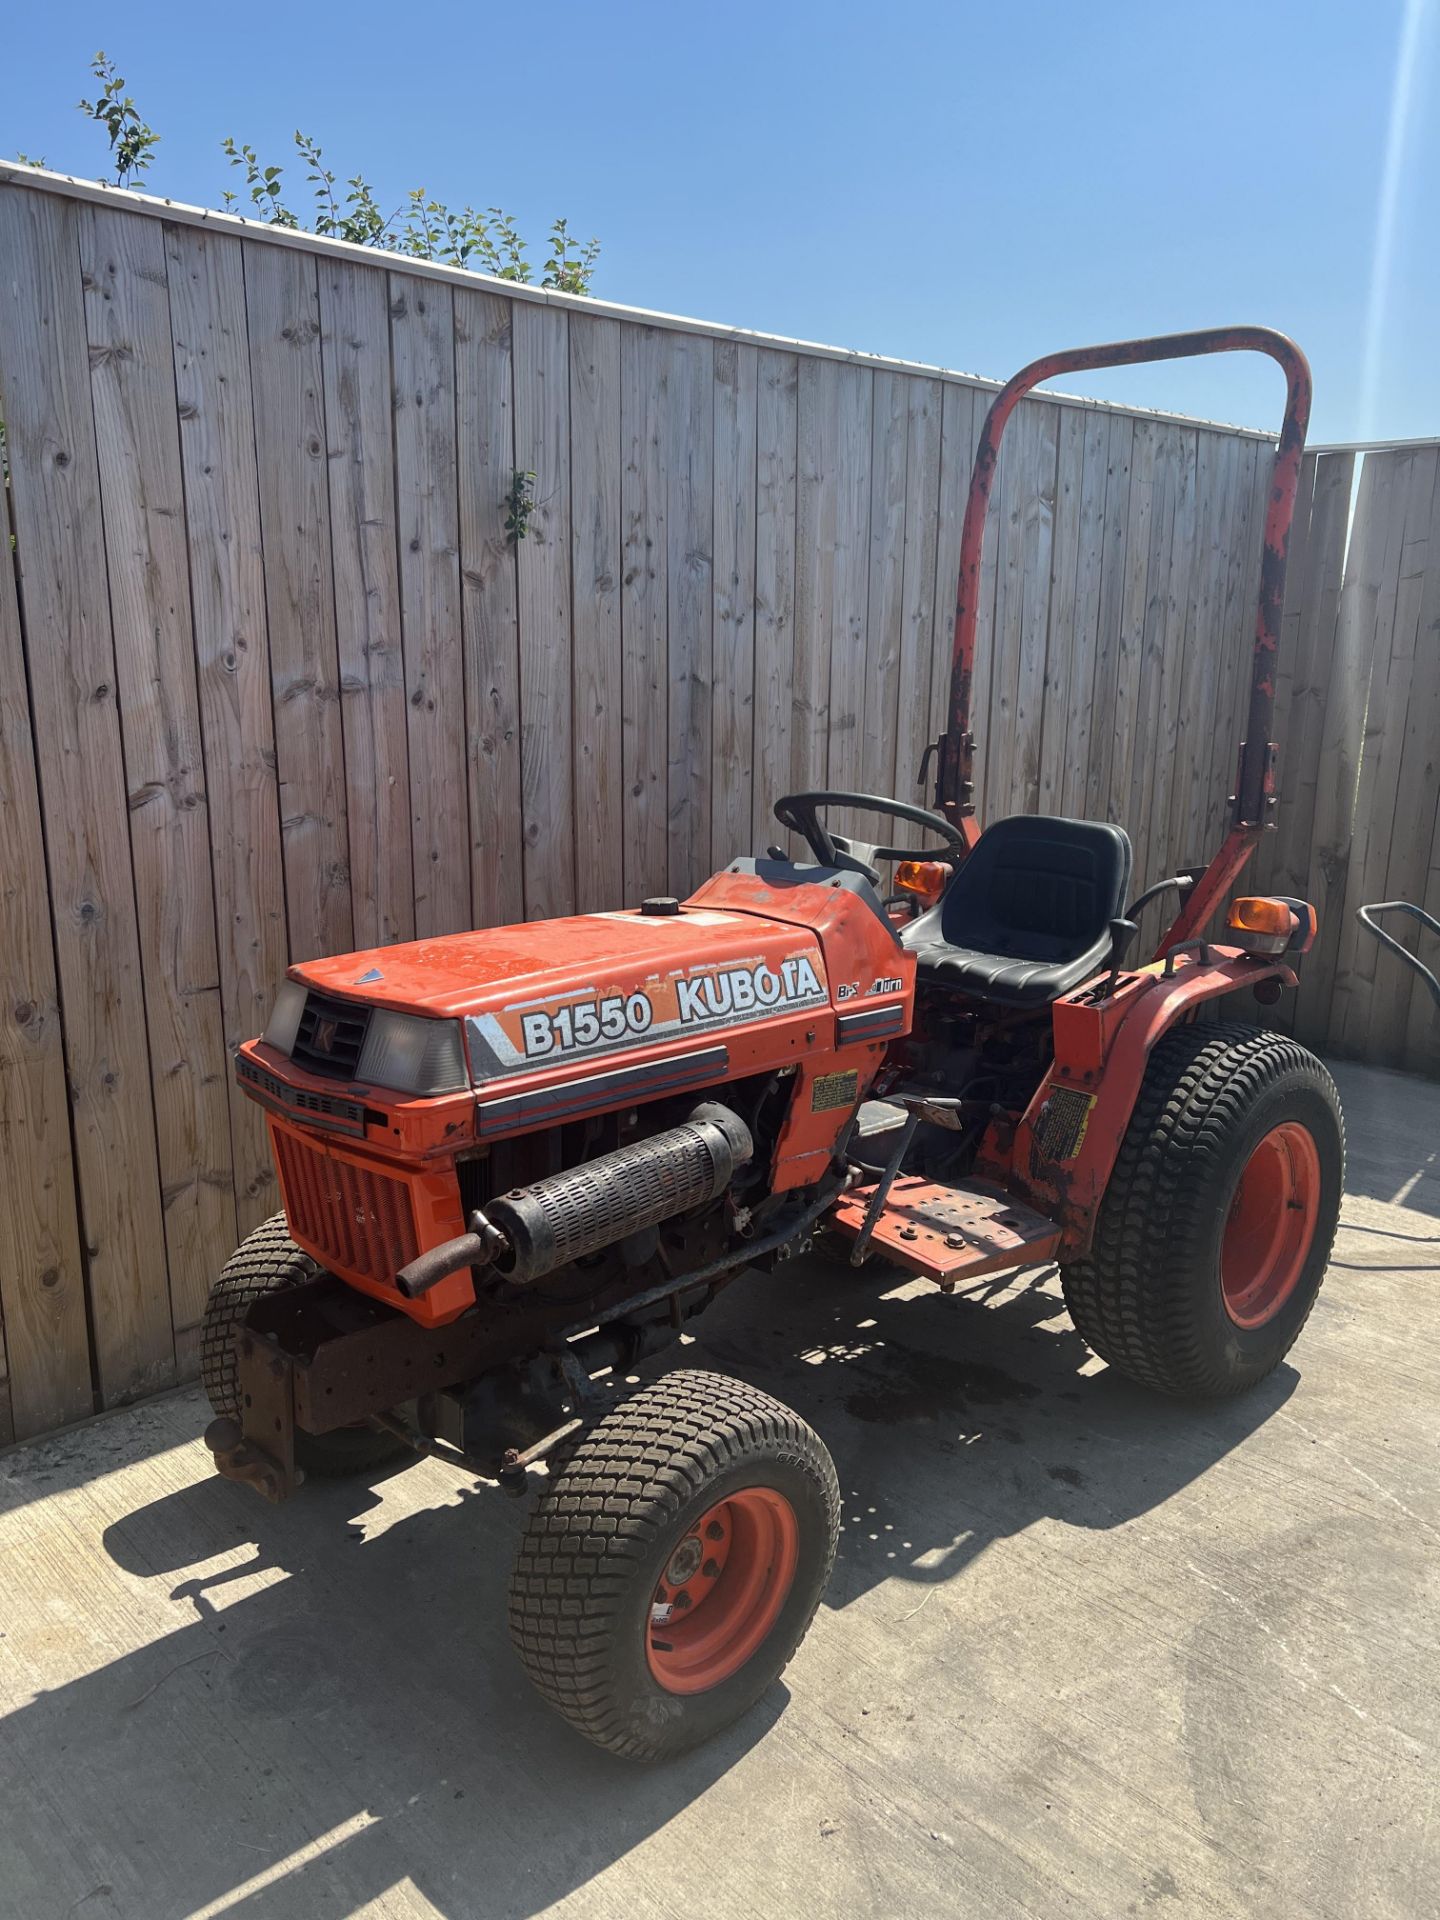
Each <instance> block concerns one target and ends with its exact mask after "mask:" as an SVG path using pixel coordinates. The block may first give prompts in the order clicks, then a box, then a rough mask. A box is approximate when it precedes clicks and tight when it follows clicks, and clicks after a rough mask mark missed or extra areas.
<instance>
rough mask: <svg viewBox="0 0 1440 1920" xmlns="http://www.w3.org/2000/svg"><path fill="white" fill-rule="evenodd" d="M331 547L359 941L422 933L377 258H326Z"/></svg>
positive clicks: (385, 942)
mask: <svg viewBox="0 0 1440 1920" xmlns="http://www.w3.org/2000/svg"><path fill="white" fill-rule="evenodd" d="M319 293H320V359H321V366H322V371H323V375H324V382H325V439H326V448H327V453H328V467H329V515H330V546H331V556H332V560H333V564H334V574H335V626H336V634H337V640H338V662H337V664H338V669H339V676H340V719H341V733H342V737H343V741H344V751H345V822H346V840H347V843H348V845H349V850H350V905H351V912H352V914H353V916H354V924H355V943H356V945H357V946H358V947H362V948H363V947H383V946H389V945H390V944H391V943H392V942H394V941H397V940H410V939H413V938H414V934H415V875H414V867H413V864H412V859H411V845H410V748H409V742H408V739H407V731H406V705H405V654H404V646H403V642H402V637H401V628H400V573H399V555H398V553H397V551H396V526H395V465H394V458H393V443H392V438H391V434H392V415H393V412H394V404H393V394H392V389H391V381H390V307H389V300H388V295H387V288H386V281H385V275H384V273H383V271H382V270H381V269H380V268H378V267H357V266H354V265H353V264H352V263H351V262H349V261H346V260H322V261H321V262H320V287H319Z"/></svg>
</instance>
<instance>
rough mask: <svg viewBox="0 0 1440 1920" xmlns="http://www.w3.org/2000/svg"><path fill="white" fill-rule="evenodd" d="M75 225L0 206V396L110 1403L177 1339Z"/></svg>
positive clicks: (162, 1372)
mask: <svg viewBox="0 0 1440 1920" xmlns="http://www.w3.org/2000/svg"><path fill="white" fill-rule="evenodd" d="M79 221H80V208H79V207H78V206H77V205H76V204H75V203H73V202H67V201H62V200H58V199H54V198H51V197H50V196H47V195H41V194H35V193H28V192H22V191H19V190H14V191H8V192H6V193H4V194H0V259H3V260H4V262H5V267H4V278H3V296H4V300H5V308H4V313H3V319H0V392H3V394H4V400H5V429H6V444H7V450H8V457H9V464H10V499H11V511H12V514H13V518H14V527H15V542H16V555H17V559H18V562H19V567H18V571H19V582H20V606H21V611H22V617H23V620H24V631H25V638H26V649H27V657H28V661H29V669H30V699H31V705H32V711H33V717H34V728H35V760H36V765H37V768H38V771H39V780H40V800H41V808H42V812H43V817H44V828H45V845H46V850H47V854H48V857H49V882H50V896H51V908H52V917H53V924H54V932H55V955H56V962H57V971H58V975H59V983H60V999H61V1007H62V1012H63V1019H64V1036H65V1065H66V1074H67V1079H68V1083H69V1089H70V1124H71V1130H72V1133H73V1137H74V1151H75V1167H76V1174H77V1186H78V1189H79V1197H80V1219H81V1233H82V1240H83V1245H84V1247H85V1254H86V1274H87V1281H88V1289H89V1301H90V1319H91V1326H92V1329H93V1335H94V1343H95V1363H96V1370H97V1373H98V1376H99V1381H100V1386H101V1390H102V1392H103V1393H104V1394H105V1396H106V1398H107V1399H120V1398H123V1397H125V1396H127V1395H131V1394H135V1393H144V1392H147V1391H150V1390H152V1389H154V1388H156V1387H160V1386H164V1385H165V1384H167V1383H168V1382H169V1381H171V1380H173V1379H174V1377H175V1342H174V1334H173V1331H172V1326H171V1319H170V1300H169V1284H168V1277H167V1273H166V1264H165V1237H164V1225H163V1219H162V1207H161V1187H160V1168H159V1162H158V1158H157V1153H156V1145H155V1116H154V1107H153V1102H152V1099H151V1091H150V1062H149V1058H148V1055H147V1051H146V1029H145V996H144V989H143V977H142V961H141V954H140V940H139V931H138V928H137V926H136V915H135V892H134V876H133V873H132V870H131V858H130V836H129V832H128V828H127V821H128V818H129V808H128V793H127V788H126V781H125V766H124V758H123V752H122V748H121V741H120V723H119V713H118V710H117V696H116V671H115V649H114V644H113V638H112V631H111V624H110V600H109V593H108V585H107V580H108V576H107V569H106V560H105V547H104V538H103V532H102V525H101V517H100V475H99V466H98V461H97V457H96V451H95V420H94V409H93V402H92V400H91V396H90V353H89V342H88V340H87V338H86V332H85V311H84V304H83V295H82V292H81V285H80V253H79ZM20 984H21V995H22V998H23V997H25V996H26V994H27V991H28V990H27V989H26V987H25V985H24V983H20ZM21 1024H22V1025H26V1024H28V1022H25V1023H21ZM46 1134H47V1139H48V1144H49V1145H50V1147H51V1149H52V1150H53V1149H54V1148H55V1147H56V1146H57V1145H58V1144H60V1141H59V1136H58V1134H57V1133H53V1132H51V1130H50V1129H49V1128H48V1127H47V1129H46ZM56 1173H57V1170H55V1169H52V1170H51V1177H52V1179H53V1178H54V1177H56Z"/></svg>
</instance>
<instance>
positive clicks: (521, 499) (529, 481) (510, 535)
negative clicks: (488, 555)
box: [500, 467, 535, 547]
mask: <svg viewBox="0 0 1440 1920" xmlns="http://www.w3.org/2000/svg"><path fill="white" fill-rule="evenodd" d="M534 488H535V475H534V474H533V473H522V471H521V470H520V468H519V467H517V468H516V469H515V477H514V479H513V480H512V481H511V482H510V486H509V488H508V490H507V492H506V494H505V498H504V499H503V500H502V501H501V502H500V504H501V506H502V507H504V509H505V538H506V540H507V541H508V542H509V543H510V545H511V546H512V547H515V546H518V545H519V544H520V542H521V541H522V540H523V539H524V538H525V536H526V534H527V533H528V532H529V531H530V516H531V515H532V514H533V513H534V511H535V492H534Z"/></svg>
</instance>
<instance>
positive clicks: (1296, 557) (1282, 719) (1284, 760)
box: [1243, 453, 1317, 893]
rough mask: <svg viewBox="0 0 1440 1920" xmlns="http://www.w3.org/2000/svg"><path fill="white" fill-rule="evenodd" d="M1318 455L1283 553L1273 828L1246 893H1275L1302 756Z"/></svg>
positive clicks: (1304, 475)
mask: <svg viewBox="0 0 1440 1920" xmlns="http://www.w3.org/2000/svg"><path fill="white" fill-rule="evenodd" d="M1316 468H1317V456H1316V455H1315V454H1313V453H1307V454H1306V455H1305V456H1304V457H1303V459H1302V460H1301V462H1300V474H1299V479H1298V482H1297V485H1296V489H1295V518H1294V520H1293V521H1292V522H1291V526H1290V544H1289V548H1288V551H1287V554H1286V572H1285V599H1284V604H1283V606H1282V607H1281V610H1280V633H1279V646H1278V649H1277V659H1276V663H1275V713H1274V718H1273V720H1272V722H1271V728H1270V734H1271V738H1272V739H1273V740H1274V741H1275V742H1276V743H1277V745H1278V747H1279V752H1278V754H1277V756H1276V768H1275V788H1276V794H1277V797H1278V804H1277V806H1276V808H1275V817H1274V819H1273V820H1272V822H1271V830H1270V832H1269V833H1267V834H1266V835H1265V838H1264V840H1263V841H1262V842H1261V844H1260V847H1259V849H1258V850H1257V852H1256V855H1255V858H1254V860H1253V861H1252V862H1251V866H1250V871H1249V873H1248V874H1247V875H1246V876H1245V880H1244V883H1243V884H1244V886H1245V888H1246V890H1247V891H1254V892H1256V893H1263V892H1265V891H1266V890H1267V889H1268V890H1270V891H1274V889H1275V885H1276V882H1275V877H1274V876H1275V874H1276V872H1277V863H1278V862H1279V860H1280V857H1281V835H1282V832H1283V827H1282V821H1281V816H1282V815H1283V813H1284V812H1285V809H1286V801H1285V796H1286V793H1287V790H1289V789H1290V788H1291V786H1292V783H1293V777H1294V773H1295V770H1296V767H1297V763H1298V762H1299V761H1300V758H1301V755H1302V754H1303V750H1304V749H1303V743H1302V742H1301V740H1300V737H1299V721H1300V713H1299V711H1297V709H1296V707H1295V695H1296V686H1297V680H1302V679H1303V673H1302V670H1301V665H1300V659H1299V654H1300V604H1301V601H1302V600H1303V599H1304V595H1305V582H1306V579H1307V577H1308V574H1309V566H1308V559H1309V546H1310V531H1311V525H1310V523H1311V517H1312V513H1313V509H1314V496H1315V474H1316Z"/></svg>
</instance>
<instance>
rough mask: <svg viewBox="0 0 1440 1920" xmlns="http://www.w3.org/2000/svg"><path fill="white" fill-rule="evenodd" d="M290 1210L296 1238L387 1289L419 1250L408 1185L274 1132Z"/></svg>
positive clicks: (330, 1260) (344, 1268)
mask: <svg viewBox="0 0 1440 1920" xmlns="http://www.w3.org/2000/svg"><path fill="white" fill-rule="evenodd" d="M271 1131H272V1134H273V1136H274V1140H275V1159H276V1165H277V1168H278V1170H279V1174H280V1188H281V1191H282V1193H283V1194H284V1196H285V1212H286V1214H287V1215H288V1217H289V1221H290V1226H291V1229H292V1231H293V1232H294V1234H295V1236H296V1238H297V1239H298V1240H301V1241H303V1242H306V1243H308V1245H309V1246H310V1247H312V1248H314V1249H316V1250H318V1252H319V1255H320V1258H321V1259H322V1260H323V1261H324V1262H325V1263H326V1264H327V1265H331V1266H333V1267H335V1268H336V1269H337V1270H338V1271H341V1272H345V1271H348V1272H351V1273H359V1274H364V1275H365V1276H366V1278H368V1279H371V1280H378V1281H381V1282H382V1283H383V1284H386V1285H388V1284H389V1282H390V1281H391V1280H393V1279H394V1277H395V1273H396V1270H397V1269H398V1268H400V1267H403V1266H405V1265H406V1264H407V1263H408V1262H409V1261H411V1260H413V1259H414V1258H415V1257H416V1255H417V1254H418V1253H419V1251H420V1246H419V1242H418V1240H417V1238H416V1234H415V1218H414V1215H413V1213H412V1212H411V1209H410V1192H409V1188H408V1187H407V1186H406V1184H405V1182H404V1181H403V1180H398V1179H395V1178H394V1177H393V1176H392V1175H390V1174H386V1173H381V1172H379V1170H378V1169H377V1168H374V1167H370V1166H359V1165H356V1164H355V1163H354V1162H353V1161H350V1160H338V1159H334V1158H332V1157H331V1156H330V1155H329V1154H325V1153H320V1152H317V1150H316V1149H315V1148H314V1147H311V1146H308V1145H307V1144H306V1143H305V1141H303V1140H300V1139H297V1138H296V1136H295V1135H294V1134H292V1133H288V1132H285V1131H283V1130H282V1129H281V1128H280V1127H278V1126H277V1127H272V1129H271Z"/></svg>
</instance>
